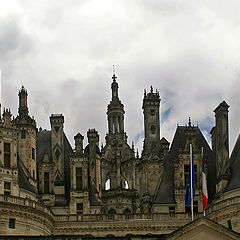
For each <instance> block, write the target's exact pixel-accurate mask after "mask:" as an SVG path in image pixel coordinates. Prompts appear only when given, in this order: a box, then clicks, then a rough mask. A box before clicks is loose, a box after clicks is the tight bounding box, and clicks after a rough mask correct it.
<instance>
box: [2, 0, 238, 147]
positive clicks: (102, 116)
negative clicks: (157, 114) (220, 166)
mask: <svg viewBox="0 0 240 240" xmlns="http://www.w3.org/2000/svg"><path fill="white" fill-rule="evenodd" d="M7 4H9V3H5V5H4V6H3V9H4V11H3V13H1V15H0V18H1V22H0V52H1V59H0V64H1V69H2V82H3V85H2V90H3V91H2V92H3V100H4V101H3V103H4V105H9V106H11V109H13V112H14V114H16V113H17V91H18V89H19V88H20V87H21V85H22V84H23V85H24V86H25V87H26V88H27V89H28V93H29V107H30V113H31V115H35V118H36V120H37V123H38V126H42V127H43V128H49V115H51V113H63V114H64V116H65V131H66V133H67V135H68V137H69V139H70V141H71V143H72V144H73V136H74V135H76V133H77V132H81V133H82V134H83V135H85V143H86V131H87V130H88V129H89V128H96V129H97V130H98V131H99V134H100V137H101V140H100V141H104V138H105V135H106V133H107V118H106V107H107V104H108V103H109V102H110V98H111V88H110V86H111V74H112V65H113V64H115V66H116V74H117V77H118V79H117V80H118V83H119V95H120V99H121V101H122V103H123V104H124V105H125V112H126V114H125V131H126V132H127V135H128V136H129V138H128V139H129V142H130V143H131V142H132V141H134V142H135V145H136V147H138V148H141V147H142V140H143V134H142V133H143V129H144V126H143V113H142V100H143V90H144V89H147V90H148V91H149V88H150V86H151V85H153V87H154V89H158V91H159V92H160V96H161V106H160V110H161V137H163V136H164V137H166V139H167V140H168V141H171V140H172V138H173V135H174V132H175V130H176V126H177V124H180V125H185V124H186V123H187V122H188V117H189V116H190V117H191V119H192V122H193V124H195V125H196V124H198V125H199V127H200V128H201V129H202V130H203V131H209V129H211V127H212V126H213V124H214V115H213V112H212V111H213V110H214V109H215V107H216V106H217V105H218V104H219V103H220V102H221V101H222V100H223V99H225V100H226V101H227V102H228V103H229V105H230V106H231V108H230V127H231V128H230V137H231V147H232V146H233V144H234V141H235V140H234V139H235V138H236V136H237V134H238V132H239V123H238V119H239V117H240V116H239V114H238V110H237V107H238V106H239V99H240V98H239V97H238V92H239V88H238V86H239V84H238V81H239V67H240V66H239V62H240V54H239V48H240V42H239V41H238V39H239V38H240V31H239V28H240V18H239V14H238V11H237V9H238V7H239V6H240V4H239V3H236V2H235V1H230V2H229V1H228V3H225V2H223V1H221V4H219V3H215V2H211V3H209V2H205V1H195V2H194V3H191V2H189V1H182V2H181V4H179V2H178V1H171V2H170V1H167V0H161V1H152V0H150V1H140V2H139V1H112V0H111V1H110V0H103V1H101V3H100V2H99V1H97V0H90V1H61V2H59V1H55V0H54V1H51V2H49V1H44V0H43V1H38V2H33V1H21V2H20V1H17V2H14V3H12V5H11V7H10V5H7ZM204 134H205V136H206V137H208V135H207V134H206V132H204Z"/></svg>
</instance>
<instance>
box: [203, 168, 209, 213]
mask: <svg viewBox="0 0 240 240" xmlns="http://www.w3.org/2000/svg"><path fill="white" fill-rule="evenodd" d="M202 194H203V211H205V209H206V207H207V204H208V192H207V180H206V175H205V173H204V172H202Z"/></svg>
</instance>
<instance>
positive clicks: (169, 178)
mask: <svg viewBox="0 0 240 240" xmlns="http://www.w3.org/2000/svg"><path fill="white" fill-rule="evenodd" d="M188 130H189V131H191V132H192V134H191V137H192V138H193V139H194V140H195V141H194V142H195V143H196V145H197V146H196V147H197V148H198V149H201V148H202V147H203V152H204V159H206V161H207V165H208V171H210V172H212V173H213V174H212V175H210V178H213V179H214V176H215V175H214V166H215V165H214V163H213V161H212V160H214V158H213V152H212V150H211V149H210V147H209V145H208V143H207V141H206V140H205V138H204V136H203V135H202V133H201V131H200V129H199V128H198V127H194V126H178V127H177V130H176V133H175V135H174V138H173V142H172V145H171V148H170V151H169V154H168V155H166V156H165V158H164V170H163V177H162V180H161V183H160V185H159V188H158V191H157V194H156V198H155V201H154V203H156V204H165V203H168V204H174V203H175V197H174V164H175V161H176V159H178V155H179V153H180V151H181V150H183V149H184V147H185V145H186V144H187V140H188V137H189V136H188V134H187V131H188ZM212 182H213V183H212ZM208 188H209V189H210V191H209V195H210V198H212V197H213V195H214V188H215V181H213V180H209V181H208Z"/></svg>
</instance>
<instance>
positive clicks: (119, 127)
mask: <svg viewBox="0 0 240 240" xmlns="http://www.w3.org/2000/svg"><path fill="white" fill-rule="evenodd" d="M120 126H121V125H120V117H119V116H118V133H120V129H121V127H120Z"/></svg>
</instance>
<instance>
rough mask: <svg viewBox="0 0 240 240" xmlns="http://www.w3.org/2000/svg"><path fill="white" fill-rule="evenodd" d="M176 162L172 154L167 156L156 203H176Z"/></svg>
mask: <svg viewBox="0 0 240 240" xmlns="http://www.w3.org/2000/svg"><path fill="white" fill-rule="evenodd" d="M173 173H174V163H173V161H172V160H171V158H170V155H167V156H166V157H165V163H164V170H163V177H162V181H161V183H160V186H159V189H158V192H157V195H156V198H155V201H154V203H156V204H159V203H160V204H164V203H169V204H174V203H175V196H174V174H173Z"/></svg>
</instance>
